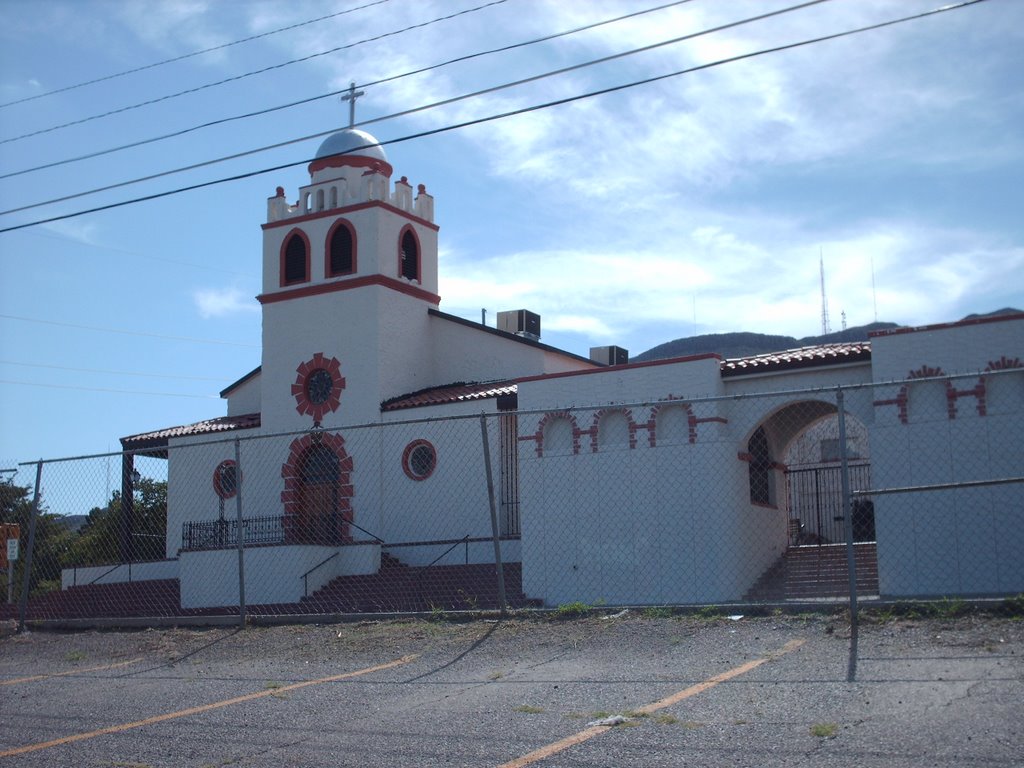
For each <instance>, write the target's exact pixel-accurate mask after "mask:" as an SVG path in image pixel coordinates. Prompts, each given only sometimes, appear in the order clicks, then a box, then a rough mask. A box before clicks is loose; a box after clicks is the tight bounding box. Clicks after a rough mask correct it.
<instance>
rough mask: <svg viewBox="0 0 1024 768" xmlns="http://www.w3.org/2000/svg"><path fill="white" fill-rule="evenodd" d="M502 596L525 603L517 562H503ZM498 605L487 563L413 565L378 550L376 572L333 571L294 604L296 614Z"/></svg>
mask: <svg viewBox="0 0 1024 768" xmlns="http://www.w3.org/2000/svg"><path fill="white" fill-rule="evenodd" d="M504 575H505V597H506V601H507V602H508V604H509V605H510V606H511V607H522V606H525V605H529V604H531V603H530V601H529V600H527V599H526V597H525V596H524V595H523V586H522V584H523V578H522V566H521V564H520V563H506V564H505V566H504ZM497 607H498V578H497V571H496V569H495V566H494V565H493V564H470V565H434V566H430V567H429V568H427V567H415V566H409V565H406V564H405V563H402V562H401V561H399V560H398V559H396V558H394V557H392V556H390V555H388V554H386V553H385V554H382V555H381V567H380V570H379V571H378V572H377V573H373V574H368V575H365V576H339V577H338V578H336V579H334V580H333V581H331V582H330V583H328V584H327V585H325V586H324V587H322V588H321V589H319V590H317V591H316V592H314V593H313V594H311V595H309V596H308V597H305V598H303V599H302V600H301V601H300V603H299V608H300V612H301V613H380V612H401V613H405V612H417V611H433V610H478V609H479V610H483V609H494V608H497Z"/></svg>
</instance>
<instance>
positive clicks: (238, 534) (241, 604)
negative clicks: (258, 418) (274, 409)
mask: <svg viewBox="0 0 1024 768" xmlns="http://www.w3.org/2000/svg"><path fill="white" fill-rule="evenodd" d="M235 525H236V526H237V528H236V530H235V538H236V539H237V544H238V625H239V626H240V627H241V628H242V629H245V530H244V529H243V528H242V449H241V447H240V445H239V442H238V438H237V437H236V438H235Z"/></svg>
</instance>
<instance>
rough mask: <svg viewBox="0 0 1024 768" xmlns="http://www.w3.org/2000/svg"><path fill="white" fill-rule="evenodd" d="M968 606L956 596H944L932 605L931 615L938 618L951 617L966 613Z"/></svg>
mask: <svg viewBox="0 0 1024 768" xmlns="http://www.w3.org/2000/svg"><path fill="white" fill-rule="evenodd" d="M968 610H969V609H968V606H967V603H965V602H964V601H963V600H961V599H960V598H958V597H954V598H949V597H944V598H942V600H940V601H938V602H937V603H934V604H933V605H932V611H933V615H934V616H936V617H937V618H940V619H952V618H955V617H957V616H963V615H964V614H965V613H968Z"/></svg>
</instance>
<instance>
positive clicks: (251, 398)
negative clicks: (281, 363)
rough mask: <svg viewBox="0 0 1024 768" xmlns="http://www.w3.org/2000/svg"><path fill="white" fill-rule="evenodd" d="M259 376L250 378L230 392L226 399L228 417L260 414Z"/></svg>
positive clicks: (260, 389)
mask: <svg viewBox="0 0 1024 768" xmlns="http://www.w3.org/2000/svg"><path fill="white" fill-rule="evenodd" d="M261 391H262V388H261V385H260V374H258V373H257V374H255V375H253V376H252V377H251V378H249V379H247V380H246V381H243V382H242V383H241V384H239V385H238V386H236V387H235V388H234V389H232V390H231V392H230V394H229V395H228V397H227V398H226V399H227V401H228V416H244V415H246V414H249V413H259V412H260V395H261Z"/></svg>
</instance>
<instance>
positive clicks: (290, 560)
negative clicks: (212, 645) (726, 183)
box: [0, 370, 1024, 620]
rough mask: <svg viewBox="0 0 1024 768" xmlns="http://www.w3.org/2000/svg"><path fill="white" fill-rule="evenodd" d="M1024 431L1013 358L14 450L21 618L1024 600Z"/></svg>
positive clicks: (6, 509) (14, 584) (7, 509)
mask: <svg viewBox="0 0 1024 768" xmlns="http://www.w3.org/2000/svg"><path fill="white" fill-rule="evenodd" d="M1022 426H1024V371H1021V370H1009V371H1002V372H987V373H985V374H983V375H975V376H973V377H970V378H965V377H931V378H919V379H915V380H908V381H901V382H889V383H885V384H875V385H869V384H864V385H857V386H850V387H843V388H830V389H814V390H789V391H777V392H750V393H748V394H739V395H733V396H730V397H717V398H694V399H673V398H669V399H665V400H661V401H657V402H649V403H631V404H623V405H619V404H616V405H602V406H594V407H574V408H571V409H558V410H518V411H517V410H510V411H501V412H490V413H485V414H477V415H471V416H449V417H446V418H437V419H421V420H413V421H392V422H384V423H378V424H373V425H355V426H325V427H324V428H316V429H313V430H309V431H305V432H301V433H291V434H272V435H265V434H255V433H257V432H258V430H246V431H239V432H237V433H234V434H227V435H225V434H215V435H207V436H204V437H202V438H196V437H191V438H187V439H186V438H178V439H170V440H167V441H165V442H164V443H162V444H159V445H154V446H153V447H150V448H147V449H144V450H140V451H136V452H126V453H122V454H111V455H101V456H93V457H86V458H78V459H68V460H55V461H47V462H40V463H38V464H31V465H21V466H20V467H19V468H18V469H19V471H18V473H17V474H16V475H14V474H11V473H9V474H8V475H7V479H6V480H5V482H4V483H3V484H0V493H2V496H0V502H2V512H3V523H4V524H5V528H4V532H5V536H6V537H7V538H9V539H12V540H14V541H17V542H18V545H17V546H18V552H17V553H14V552H11V553H9V554H12V555H15V557H16V559H15V558H11V559H10V560H9V561H8V560H5V561H4V562H3V563H2V564H0V565H2V571H3V574H4V580H5V581H4V586H5V587H9V589H7V590H5V591H6V592H7V597H8V600H7V604H6V605H5V606H4V609H3V610H4V615H5V616H6V617H15V616H19V614H20V616H21V617H22V618H27V619H30V620H50V619H54V620H64V619H74V618H93V619H98V618H123V617H165V618H166V617H182V616H217V615H225V616H230V615H241V616H243V617H244V616H246V615H287V614H349V613H379V612H431V611H451V610H485V609H497V608H530V607H558V606H566V605H586V606H600V605H606V606H609V607H611V606H625V605H630V606H691V605H722V604H730V605H732V604H740V605H748V606H753V605H767V604H773V605H774V604H785V603H807V602H815V601H816V602H824V603H830V602H831V603H834V602H839V603H843V602H848V601H851V598H854V597H856V598H858V599H860V600H862V601H863V600H876V599H879V598H882V599H915V598H947V599H962V598H967V597H979V596H989V597H1012V596H1014V595H1019V594H1020V593H1022V592H1024V525H1022V522H1024V514H1022V513H1024V510H1022V502H1021V485H1020V483H1021V482H1022V475H1024V471H1022V466H1021V464H1022V457H1024V437H1022V435H1024V429H1022ZM36 474H38V478H39V485H38V488H37V487H36V485H35V483H34V482H33V480H34V477H33V476H34V475H36ZM37 490H38V498H36V493H37ZM34 502H35V503H34ZM36 506H37V507H38V509H37V513H36V514H33V511H34V509H36ZM11 526H17V528H16V529H15V528H14V527H11ZM4 554H8V553H7V552H5V553H4ZM1018 600H1019V598H1018Z"/></svg>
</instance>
